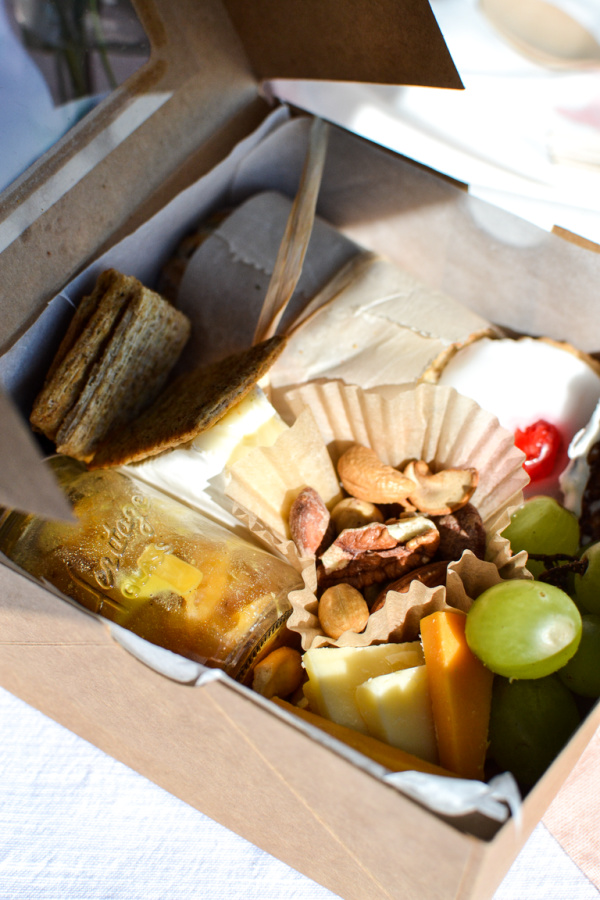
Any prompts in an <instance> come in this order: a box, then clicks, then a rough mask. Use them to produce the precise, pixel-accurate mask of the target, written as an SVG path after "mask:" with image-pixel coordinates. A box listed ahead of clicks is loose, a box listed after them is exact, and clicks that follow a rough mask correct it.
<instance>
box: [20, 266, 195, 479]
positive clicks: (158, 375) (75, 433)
mask: <svg viewBox="0 0 600 900" xmlns="http://www.w3.org/2000/svg"><path fill="white" fill-rule="evenodd" d="M189 334H190V323H189V320H188V319H187V317H186V316H185V315H183V313H181V312H179V311H178V310H177V309H175V307H174V306H172V305H171V304H170V303H168V302H167V301H166V300H164V299H163V298H162V297H161V296H160V295H159V294H156V293H154V291H151V290H149V289H148V288H145V287H144V286H143V285H142V284H141V283H140V282H139V281H137V280H136V279H135V278H133V277H130V276H127V275H122V274H121V273H119V272H117V271H115V270H114V269H109V270H107V271H106V272H103V273H102V274H101V275H100V277H99V278H98V281H97V283H96V286H95V288H94V290H93V291H92V293H91V294H90V295H89V296H87V297H84V299H83V300H82V301H81V303H80V305H79V307H78V309H77V312H76V313H75V316H74V317H73V320H72V322H71V324H70V326H69V328H68V330H67V333H66V335H65V337H64V339H63V341H62V343H61V345H60V347H59V349H58V352H57V354H56V356H55V358H54V360H53V362H52V365H51V367H50V370H49V371H48V374H47V376H46V380H45V383H44V386H43V388H42V390H41V392H40V393H39V395H38V397H37V398H36V400H35V403H34V405H33V410H32V413H31V417H30V421H31V424H32V426H33V428H34V429H35V430H36V431H40V432H42V433H43V434H45V435H46V436H47V437H49V438H50V439H51V440H53V441H54V442H55V444H56V449H57V451H58V452H59V453H64V454H66V455H68V456H73V457H75V458H76V459H80V460H82V461H84V462H90V461H91V460H92V459H93V457H94V454H95V452H96V448H97V447H98V445H99V444H100V442H101V441H102V440H103V439H105V438H106V437H107V435H109V434H111V433H114V432H115V430H117V429H118V428H119V426H121V425H123V424H124V423H126V422H130V421H132V420H133V419H135V418H136V417H137V416H138V415H139V413H140V412H141V411H142V410H143V409H144V408H145V407H147V406H148V405H149V404H150V403H152V401H153V400H154V399H155V398H156V397H157V396H158V394H159V393H160V391H161V389H162V388H163V386H164V384H165V382H166V379H167V377H168V375H169V373H170V372H171V370H172V368H173V366H174V365H175V363H176V362H177V360H178V358H179V356H180V354H181V351H182V350H183V347H184V345H185V343H186V341H187V339H188V337H189Z"/></svg>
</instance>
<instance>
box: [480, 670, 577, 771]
mask: <svg viewBox="0 0 600 900" xmlns="http://www.w3.org/2000/svg"><path fill="white" fill-rule="evenodd" d="M579 721H580V716H579V712H578V709H577V704H576V702H575V699H574V697H573V695H572V694H571V692H570V691H569V690H568V689H567V688H566V687H565V686H564V684H563V683H562V682H561V681H560V680H559V678H558V677H557V676H556V675H548V676H547V677H546V678H538V679H536V680H535V681H509V680H507V679H505V678H496V679H495V680H494V687H493V691H492V708H491V714H490V731H489V736H490V749H489V755H490V756H491V757H492V759H493V760H494V761H495V762H496V764H497V765H498V766H500V768H501V769H503V770H508V771H509V772H512V773H513V775H514V776H515V778H516V779H517V781H518V782H520V783H521V784H522V785H523V786H525V787H531V786H532V785H533V784H535V782H536V781H537V780H538V778H539V777H540V776H541V775H543V774H544V772H545V771H546V769H547V768H548V766H549V765H550V763H551V762H552V761H553V759H554V758H555V757H556V756H557V755H558V753H560V751H561V750H562V748H563V747H564V745H565V744H566V743H567V741H568V740H569V738H570V736H571V734H572V733H573V731H575V729H576V728H577V726H578V725H579Z"/></svg>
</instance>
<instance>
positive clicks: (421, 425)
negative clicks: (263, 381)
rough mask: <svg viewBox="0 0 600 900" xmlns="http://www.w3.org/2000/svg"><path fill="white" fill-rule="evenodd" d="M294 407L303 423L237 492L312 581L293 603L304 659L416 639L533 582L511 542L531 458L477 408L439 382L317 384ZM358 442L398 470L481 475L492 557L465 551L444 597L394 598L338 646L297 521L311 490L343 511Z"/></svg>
mask: <svg viewBox="0 0 600 900" xmlns="http://www.w3.org/2000/svg"><path fill="white" fill-rule="evenodd" d="M285 401H286V404H287V406H288V408H289V409H291V410H292V412H293V414H294V415H295V416H296V419H295V421H294V423H293V425H292V426H291V428H290V429H289V431H288V432H286V433H285V434H283V435H282V436H281V437H280V438H279V440H278V441H277V442H276V444H275V445H273V446H272V447H269V448H262V449H260V450H257V451H252V452H251V453H250V454H248V455H247V456H246V457H244V458H243V459H242V460H240V461H239V462H238V463H236V464H235V465H234V466H232V468H231V469H230V470H229V472H228V479H229V483H228V488H227V493H228V495H229V497H230V499H231V500H232V502H233V504H234V508H235V509H236V513H237V515H238V516H239V517H240V518H241V519H242V520H243V521H244V522H245V524H247V525H248V527H250V528H251V530H252V531H254V532H255V533H256V534H257V535H258V536H259V537H260V538H261V540H263V542H266V543H268V544H270V546H272V547H273V548H274V549H276V550H277V551H278V552H280V553H282V554H283V555H285V556H286V558H288V559H290V561H292V562H293V563H294V564H295V565H296V566H297V568H298V569H299V570H301V571H302V574H303V579H304V583H305V588H304V590H301V591H296V592H294V593H293V594H292V595H291V597H290V600H291V603H292V606H293V613H292V615H291V617H290V619H289V620H288V627H289V628H291V629H292V630H294V631H297V632H298V633H299V634H300V636H301V641H302V647H303V649H305V650H306V649H308V648H309V647H313V646H321V645H328V646H366V645H368V644H372V643H381V642H384V641H402V640H412V639H414V637H415V636H416V635H417V634H418V630H419V621H420V618H421V617H422V616H423V615H427V614H428V613H429V612H433V611H434V610H436V609H443V608H445V607H446V606H451V607H454V608H458V609H462V610H464V611H467V609H468V608H469V606H470V604H471V603H472V601H473V600H474V599H475V597H476V596H478V595H479V593H481V592H482V591H483V590H484V589H485V588H486V587H488V586H490V585H492V584H495V583H496V582H498V581H501V580H504V579H508V578H519V577H523V578H527V577H530V576H529V573H528V572H527V570H526V569H525V554H519V555H517V556H512V554H511V549H510V545H509V543H508V542H507V541H506V540H505V539H504V538H502V536H501V532H502V531H503V530H504V528H505V527H506V526H507V525H508V523H509V521H510V513H511V511H512V510H513V509H514V508H515V507H517V506H518V505H520V503H522V501H523V488H524V487H525V486H526V484H527V483H528V481H529V478H528V476H527V474H526V473H525V471H524V469H523V460H524V454H523V453H522V452H521V451H520V450H518V449H517V448H516V447H515V445H514V438H513V435H512V434H511V433H510V432H508V431H506V430H505V429H503V428H501V427H500V425H499V423H498V420H497V419H496V418H495V416H493V415H491V414H490V413H488V412H486V411H485V410H483V409H482V408H481V407H480V406H478V404H477V403H475V402H474V401H473V400H471V399H469V398H467V397H464V396H462V395H461V394H459V393H457V392H456V391H455V390H454V389H453V388H449V387H443V386H439V385H432V384H419V385H416V386H415V385H403V386H399V387H394V388H375V389H372V390H363V389H361V388H359V387H356V386H351V385H347V384H345V383H343V382H341V381H318V382H310V383H308V384H306V385H303V386H301V387H298V388H295V389H293V390H291V391H290V392H288V393H287V394H286V398H285ZM354 443H358V444H363V445H365V446H368V447H370V448H372V449H373V450H374V451H375V452H376V454H377V455H378V457H379V458H380V459H381V460H382V462H384V463H386V464H388V465H391V466H394V467H401V466H402V465H403V464H404V463H406V462H407V461H408V460H411V459H423V460H425V461H426V462H427V463H429V464H430V466H431V468H432V469H433V470H439V469H444V468H451V467H452V468H466V467H472V468H475V469H477V472H478V475H479V478H478V483H477V488H476V490H475V493H474V495H473V497H472V498H471V501H470V502H471V503H472V504H473V505H474V506H475V507H476V508H477V509H478V511H479V514H480V515H481V518H482V520H483V525H484V528H485V531H486V551H485V559H479V558H478V557H476V556H475V555H474V554H473V553H472V552H471V551H465V553H464V554H463V556H462V557H461V559H460V560H457V561H455V562H451V563H449V566H448V575H447V581H446V586H445V587H438V588H428V587H425V586H424V585H423V584H421V583H419V582H413V583H412V584H411V587H410V589H409V590H408V591H407V592H406V593H397V592H393V591H392V592H388V595H387V598H386V602H385V604H384V605H383V607H382V608H381V609H379V610H378V611H377V612H374V613H372V614H371V616H370V617H369V621H368V624H367V626H366V628H365V630H364V631H363V632H361V633H360V634H356V633H354V632H345V633H344V634H343V635H341V637H339V638H337V639H335V640H334V639H332V638H330V637H327V636H326V635H325V634H324V633H323V631H322V629H321V627H320V624H319V620H318V617H317V609H318V599H317V570H316V564H315V561H314V560H307V559H300V557H299V556H298V554H297V551H296V549H295V547H294V545H293V542H292V541H291V539H290V532H289V525H288V515H289V510H290V507H291V504H292V502H293V500H294V499H295V497H296V496H297V495H298V493H299V492H300V491H301V490H302V489H303V488H304V487H306V486H311V487H313V488H315V490H317V491H318V492H319V493H320V494H321V496H322V498H323V500H324V501H325V503H326V504H327V505H328V507H329V508H330V509H331V508H332V507H333V505H334V504H335V503H336V502H337V501H338V500H339V499H340V497H341V496H342V493H343V492H342V490H341V488H340V484H339V480H338V477H337V474H336V468H335V467H336V464H337V461H338V459H339V457H340V456H341V454H342V453H343V452H344V451H345V450H346V449H347V448H348V447H349V446H350V445H351V444H354Z"/></svg>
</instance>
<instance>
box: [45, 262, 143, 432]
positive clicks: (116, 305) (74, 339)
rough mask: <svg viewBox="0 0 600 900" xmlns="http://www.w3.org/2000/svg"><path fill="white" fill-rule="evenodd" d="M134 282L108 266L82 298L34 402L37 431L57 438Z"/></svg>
mask: <svg viewBox="0 0 600 900" xmlns="http://www.w3.org/2000/svg"><path fill="white" fill-rule="evenodd" d="M135 284H136V280H135V278H132V277H130V276H127V275H122V274H121V273H120V272H116V271H115V270H114V269H108V270H107V271H106V272H103V273H102V274H101V275H100V276H99V278H98V280H97V282H96V286H95V288H94V290H93V291H92V293H91V294H90V295H88V296H87V297H84V299H83V300H82V301H81V304H80V305H79V307H78V309H77V310H76V312H75V315H74V316H73V319H72V321H71V324H70V326H69V328H68V329H67V332H66V334H65V337H64V338H63V340H62V342H61V344H60V346H59V348H58V351H57V353H56V355H55V357H54V360H53V362H52V364H51V366H50V369H49V370H48V374H47V375H46V379H45V383H44V386H43V388H42V390H41V391H40V393H39V394H38V396H37V397H36V399H35V401H34V404H33V409H32V412H31V416H30V422H31V424H32V426H33V428H34V429H35V430H36V431H41V432H42V433H43V434H45V435H46V436H47V437H49V438H51V439H52V440H54V439H55V438H56V434H57V432H58V430H59V428H60V427H61V424H62V422H63V420H64V418H65V416H67V415H68V413H69V412H70V410H71V409H72V408H73V406H74V404H75V403H76V402H77V398H78V397H79V395H80V393H81V391H82V389H83V387H84V386H85V383H86V381H87V379H88V377H89V374H90V372H91V371H92V369H93V367H94V365H95V364H96V363H97V361H98V359H99V358H100V356H101V354H102V351H103V348H104V345H105V343H106V341H107V340H108V339H109V337H110V335H111V333H112V331H113V329H114V327H115V321H116V320H117V319H118V317H119V314H120V312H121V311H122V309H123V308H124V306H125V305H126V304H127V302H128V300H129V298H130V296H131V293H132V291H133V290H134V287H135Z"/></svg>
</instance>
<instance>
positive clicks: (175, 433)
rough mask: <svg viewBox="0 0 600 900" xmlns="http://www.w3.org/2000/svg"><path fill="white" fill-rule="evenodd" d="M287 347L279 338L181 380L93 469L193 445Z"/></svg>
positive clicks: (114, 435) (115, 436) (116, 433)
mask: <svg viewBox="0 0 600 900" xmlns="http://www.w3.org/2000/svg"><path fill="white" fill-rule="evenodd" d="M284 346H285V338H284V337H281V336H276V337H273V338H270V339H269V340H266V341H263V342H262V343H260V344H256V345H255V346H253V347H250V348H249V349H248V350H245V351H243V352H242V353H237V354H234V355H232V356H228V357H226V358H225V359H223V360H221V361H220V362H217V363H213V364H212V365H210V366H206V367H202V368H199V369H195V370H194V371H192V372H188V373H185V374H183V375H181V376H179V378H177V379H175V381H173V383H172V384H171V385H169V387H168V388H167V389H166V390H165V391H163V393H162V394H161V395H160V397H159V398H158V399H157V400H156V401H155V402H154V403H153V404H152V405H151V406H149V407H148V408H147V409H146V410H145V411H144V412H143V413H142V414H141V415H140V416H139V417H138V418H137V419H136V420H135V421H134V422H133V423H132V424H131V426H130V427H128V428H126V429H120V430H118V429H111V432H110V434H109V435H107V438H106V440H104V441H103V442H102V443H101V445H100V446H99V447H98V450H97V452H96V453H95V455H94V458H93V460H92V461H91V462H90V464H89V467H90V468H100V467H108V466H120V465H126V464H128V463H134V462H140V461H141V460H143V459H146V458H148V457H150V456H156V455H157V454H159V453H163V452H164V451H166V450H170V449H171V448H173V447H177V446H179V445H180V444H184V443H187V442H188V441H191V440H193V439H194V438H195V437H196V436H197V435H198V434H200V433H201V432H203V431H205V430H206V429H207V428H209V427H210V426H211V425H213V424H214V423H215V422H218V421H219V419H220V418H222V416H224V415H225V413H226V412H227V411H228V410H229V409H230V408H231V407H232V406H234V404H236V403H238V402H239V401H240V400H242V399H243V398H244V397H245V396H246V394H248V392H249V391H250V390H252V388H253V387H254V385H255V384H256V383H257V382H258V381H259V380H260V379H261V378H262V377H263V376H264V375H265V374H266V373H267V372H268V370H269V368H270V367H271V365H272V364H273V363H274V361H275V360H276V359H277V357H278V356H279V354H280V353H281V351H282V350H283V347H284Z"/></svg>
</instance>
